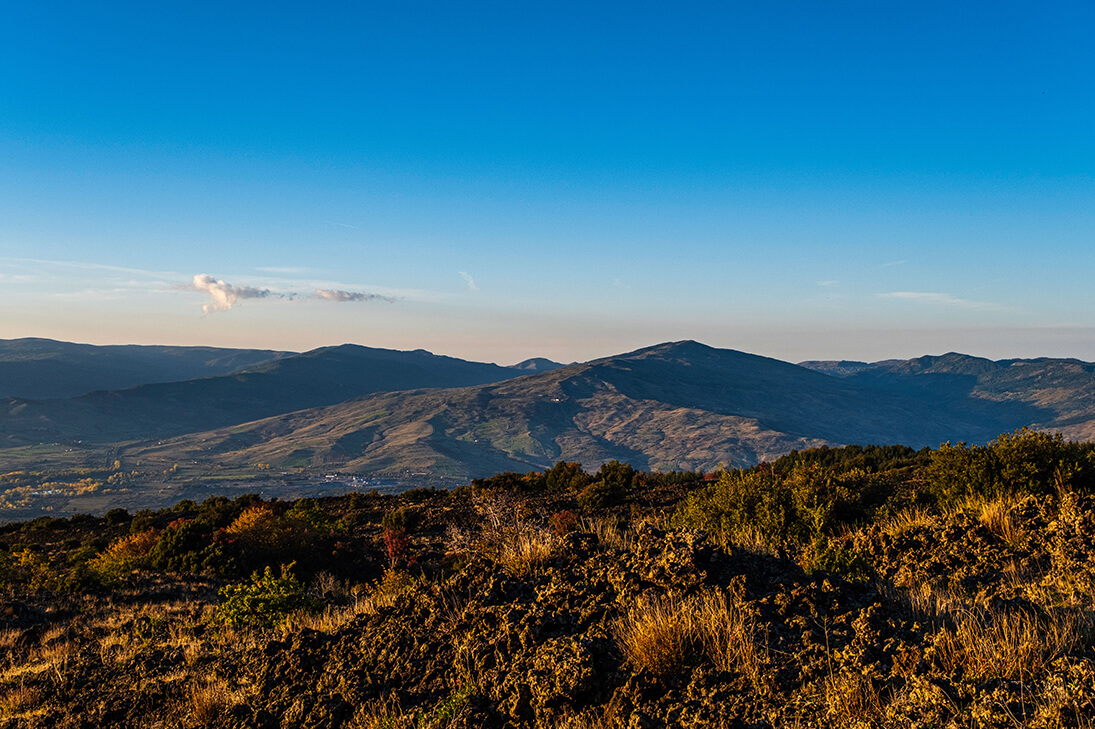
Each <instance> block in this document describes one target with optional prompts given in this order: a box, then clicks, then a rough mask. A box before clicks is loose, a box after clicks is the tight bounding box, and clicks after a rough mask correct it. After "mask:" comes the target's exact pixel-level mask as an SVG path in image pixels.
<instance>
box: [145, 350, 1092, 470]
mask: <svg viewBox="0 0 1095 729" xmlns="http://www.w3.org/2000/svg"><path fill="white" fill-rule="evenodd" d="M986 362H987V361H986ZM1081 364H1082V363H1081ZM1008 366H1009V367H1012V366H1014V367H1018V368H1020V369H1022V367H1024V366H1027V365H1022V364H1013V365H1008ZM1034 366H1042V367H1048V368H1051V369H1054V370H1055V371H1056V370H1060V369H1061V368H1064V369H1065V370H1070V368H1075V367H1077V366H1079V365H1074V364H1073V363H1071V362H1068V361H1060V360H1046V361H1045V362H1044V363H1043V364H1042V365H1034ZM1087 367H1088V368H1090V367H1092V366H1091V365H1088V366H1087ZM1080 370H1082V371H1079V370H1078V371H1077V372H1076V373H1075V374H1076V376H1078V377H1080V379H1081V380H1082V382H1081V381H1079V380H1078V381H1076V382H1075V383H1074V385H1075V387H1076V388H1078V390H1077V391H1083V392H1086V390H1084V389H1083V388H1090V387H1092V386H1093V385H1095V377H1092V376H1091V372H1090V370H1084V369H1083V367H1080ZM972 371H980V372H982V373H983V374H984V375H985V376H990V375H993V374H994V373H996V372H997V368H996V367H989V366H986V365H985V363H984V362H982V361H980V360H978V359H977V358H973V357H966V356H965V355H957V356H955V357H954V358H950V359H940V360H936V361H928V360H924V361H922V362H919V363H916V362H912V361H909V362H908V363H885V364H883V365H881V366H880V367H878V368H876V369H874V370H871V369H870V368H867V370H864V371H863V372H860V373H857V374H855V375H851V376H847V377H835V376H831V375H827V374H824V373H822V372H817V371H814V370H812V369H808V368H806V367H800V366H798V365H793V364H790V363H786V362H781V361H779V360H774V359H770V358H767V357H760V356H757V355H751V354H746V353H743V352H737V351H734V350H720V349H715V348H712V347H708V346H706V345H702V344H699V343H696V342H690V341H687V342H673V343H666V344H662V345H657V346H654V347H648V348H645V349H640V350H637V351H635V352H630V353H627V354H624V355H619V356H616V357H609V358H605V359H600V360H595V361H593V362H587V363H584V364H577V365H570V366H567V367H562V368H558V369H555V370H552V371H550V372H546V373H543V374H537V375H531V376H528V377H522V378H519V379H514V380H508V381H503V382H498V383H493V384H488V385H482V386H477V387H468V388H461V389H455V390H434V391H429V392H426V391H410V392H401V393H386V394H377V395H371V396H366V397H363V398H359V399H357V400H354V401H350V402H346V403H341V404H338V405H334V406H331V407H327V408H322V409H318V410H310V411H304V412H298V413H293V414H291V415H287V416H279V417H274V418H268V419H264V420H261V421H258V422H255V423H248V424H243V425H240V426H237V427H234V428H231V429H230V430H228V431H212V432H205V433H201V434H196V435H192V436H184V437H182V438H179V439H175V440H173V441H171V442H168V443H164V444H161V445H159V446H157V447H145V448H138V449H136V450H134V451H133V452H132V455H134V456H139V457H141V458H142V459H144V458H150V459H164V460H170V459H181V458H206V459H208V458H211V457H215V458H216V460H217V461H218V462H220V463H224V464H226V465H234V466H243V465H246V464H248V463H256V462H264V463H272V464H280V465H282V466H311V467H316V468H332V469H341V470H348V471H354V472H363V473H376V474H392V475H396V474H407V473H423V474H425V473H429V474H434V475H448V476H456V477H469V476H480V475H487V474H490V473H494V472H497V471H500V470H529V469H540V468H544V467H546V466H549V465H551V464H552V463H554V462H556V461H557V460H576V461H579V462H581V463H582V464H583V465H585V466H586V467H595V466H596V465H597V464H598V463H600V462H603V461H605V460H609V459H613V458H615V459H618V460H621V461H627V462H629V463H632V464H633V465H635V466H636V467H638V468H643V469H655V470H672V469H704V470H708V469H713V468H717V467H718V466H719V464H733V465H751V464H754V463H757V462H759V461H763V460H771V459H774V458H775V457H778V456H779V455H782V454H784V453H786V452H788V451H790V450H791V449H793V448H806V447H813V446H818V445H823V444H829V445H839V444H847V443H862V444H868V443H875V444H890V443H902V444H906V445H912V446H915V447H920V446H925V445H930V446H936V445H938V444H939V443H941V442H943V441H947V440H952V441H958V440H965V441H969V442H987V441H988V440H991V439H992V438H994V437H995V436H997V435H999V434H1000V433H1002V432H1009V431H1012V430H1015V429H1017V428H1019V427H1021V426H1024V425H1035V426H1038V427H1058V426H1065V425H1067V423H1066V422H1065V421H1063V420H1062V417H1065V418H1066V419H1067V418H1070V417H1076V418H1078V420H1077V422H1082V423H1085V424H1090V423H1092V422H1095V402H1093V400H1092V399H1091V398H1087V399H1086V402H1085V403H1084V405H1083V406H1082V407H1081V408H1079V409H1078V410H1077V411H1076V412H1075V413H1073V412H1072V411H1071V410H1069V407H1071V406H1069V405H1067V404H1062V403H1060V402H1057V403H1054V402H1051V401H1049V400H1047V399H1046V398H1045V397H1043V396H1041V395H1039V394H1038V393H1037V391H1035V390H1029V391H1028V390H1024V391H1023V393H1019V394H1016V393H1003V392H1002V393H998V394H994V393H993V392H990V391H989V389H986V388H990V386H991V383H992V382H994V381H995V380H993V379H992V378H991V377H989V380H986V381H985V382H984V383H982V384H980V385H979V384H978V381H977V380H976V377H974V379H973V380H971V379H969V378H970V377H971V376H972V375H968V374H962V373H966V372H972ZM867 372H869V373H870V374H865V373H867ZM904 372H908V373H912V374H903V373H904ZM1084 372H1086V373H1087V374H1086V375H1085V374H1084ZM936 375H941V376H936ZM1043 376H1044V375H1043ZM1085 377H1086V379H1084V378H1085ZM979 388H980V389H979ZM1081 411H1082V412H1081Z"/></svg>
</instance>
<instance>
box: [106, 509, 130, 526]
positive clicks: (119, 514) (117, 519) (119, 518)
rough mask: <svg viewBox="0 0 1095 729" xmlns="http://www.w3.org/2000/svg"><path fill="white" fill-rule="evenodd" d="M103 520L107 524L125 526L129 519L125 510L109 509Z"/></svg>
mask: <svg viewBox="0 0 1095 729" xmlns="http://www.w3.org/2000/svg"><path fill="white" fill-rule="evenodd" d="M103 518H104V519H106V523H107V524H114V525H118V524H125V523H126V522H127V521H129V518H130V517H129V512H128V511H126V510H125V509H111V510H110V511H108V512H107V513H106V514H105V515H104V516H103Z"/></svg>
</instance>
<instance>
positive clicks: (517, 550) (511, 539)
mask: <svg viewBox="0 0 1095 729" xmlns="http://www.w3.org/2000/svg"><path fill="white" fill-rule="evenodd" d="M558 546H559V537H558V536H557V535H556V534H555V533H554V532H551V531H548V530H547V529H540V528H538V527H533V526H531V525H527V524H526V525H523V526H522V527H520V528H516V529H512V530H510V531H509V533H508V534H506V535H505V536H503V538H502V540H501V542H500V544H499V545H498V552H497V558H496V559H497V561H498V564H500V565H502V567H503V568H504V569H505V570H506V571H507V572H509V573H510V574H512V575H515V576H517V577H520V576H523V575H528V574H531V573H533V572H535V571H536V570H537V569H538V568H539V567H541V566H543V565H544V563H546V562H547V561H548V560H549V559H551V556H552V555H553V554H554V553H555V550H556V548H557V547H558Z"/></svg>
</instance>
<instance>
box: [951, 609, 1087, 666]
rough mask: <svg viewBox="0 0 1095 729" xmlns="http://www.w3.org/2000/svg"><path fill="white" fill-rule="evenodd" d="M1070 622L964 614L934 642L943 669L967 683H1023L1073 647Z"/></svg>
mask: <svg viewBox="0 0 1095 729" xmlns="http://www.w3.org/2000/svg"><path fill="white" fill-rule="evenodd" d="M1078 639H1079V632H1078V630H1077V623H1076V620H1075V619H1074V618H1073V617H1072V616H1071V615H1070V614H1067V613H1063V612H1057V613H1051V614H1050V616H1049V617H1048V618H1046V619H1039V618H1038V616H1036V615H1034V614H1032V613H1029V612H1026V611H1023V610H1013V611H1010V612H1004V611H1000V610H967V611H963V612H961V613H959V614H957V615H956V616H955V619H954V627H953V629H944V630H942V631H941V632H940V633H939V634H938V636H937V638H936V655H937V656H938V657H939V661H940V663H941V664H942V666H943V668H944V669H945V670H948V671H954V672H960V673H962V674H964V675H965V676H966V677H968V678H971V679H992V678H1003V679H1008V680H1023V679H1029V678H1030V677H1032V676H1036V675H1039V674H1041V673H1042V672H1043V671H1044V670H1045V669H1046V667H1047V666H1048V665H1049V664H1050V663H1051V662H1052V661H1053V660H1054V659H1055V658H1057V657H1058V656H1060V655H1063V654H1065V653H1067V652H1068V651H1069V650H1070V649H1071V648H1073V647H1074V646H1076V645H1077V642H1078Z"/></svg>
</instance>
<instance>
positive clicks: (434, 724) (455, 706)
mask: <svg viewBox="0 0 1095 729" xmlns="http://www.w3.org/2000/svg"><path fill="white" fill-rule="evenodd" d="M470 695H471V689H470V688H464V689H462V690H459V691H455V692H453V693H452V694H450V695H449V697H448V698H446V699H442V700H441V701H439V702H437V704H435V705H434V706H433V707H432V708H430V709H417V710H415V711H408V710H405V709H403V708H402V707H401V706H400V705H399V702H398V701H379V702H371V703H369V704H366V705H364V706H362V707H360V708H359V709H358V711H357V713H355V714H354V717H353V719H352V720H351V721H350V724H349V727H350V729H447V728H448V727H451V726H454V725H456V724H457V723H459V721H460V719H461V718H462V717H463V716H464V715H465V714H466V713H467V701H468V697H469V696H470Z"/></svg>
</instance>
